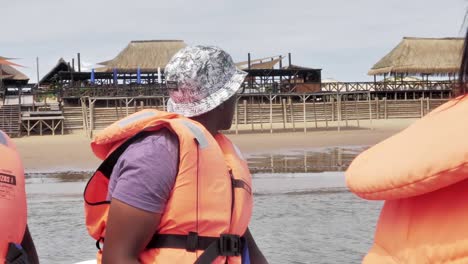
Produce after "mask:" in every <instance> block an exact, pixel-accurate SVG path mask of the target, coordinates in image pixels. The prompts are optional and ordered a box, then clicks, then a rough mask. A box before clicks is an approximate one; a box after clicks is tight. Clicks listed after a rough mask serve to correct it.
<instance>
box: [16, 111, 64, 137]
mask: <svg viewBox="0 0 468 264" xmlns="http://www.w3.org/2000/svg"><path fill="white" fill-rule="evenodd" d="M64 120H65V117H64V116H63V113H62V111H35V112H23V113H22V114H21V124H22V127H23V129H25V130H26V133H27V135H28V136H30V135H31V132H34V133H35V134H39V135H41V136H42V135H43V134H45V133H49V132H50V133H51V134H52V135H55V134H56V133H58V132H60V134H61V135H63V133H64Z"/></svg>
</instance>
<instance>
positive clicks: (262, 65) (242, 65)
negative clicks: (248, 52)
mask: <svg viewBox="0 0 468 264" xmlns="http://www.w3.org/2000/svg"><path fill="white" fill-rule="evenodd" d="M282 59H284V57H281V56H271V57H265V58H260V59H254V60H250V69H273V67H274V66H275V65H276V64H277V63H278V62H279V61H280V60H282ZM236 66H237V68H239V69H241V70H247V69H248V68H249V61H241V62H237V63H236Z"/></svg>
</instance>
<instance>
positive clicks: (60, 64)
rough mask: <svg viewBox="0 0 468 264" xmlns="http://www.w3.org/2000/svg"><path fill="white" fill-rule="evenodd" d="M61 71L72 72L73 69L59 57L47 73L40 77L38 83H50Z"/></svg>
mask: <svg viewBox="0 0 468 264" xmlns="http://www.w3.org/2000/svg"><path fill="white" fill-rule="evenodd" d="M61 71H64V72H74V71H75V70H74V69H73V67H71V66H70V64H69V63H67V62H66V61H65V60H64V59H63V58H60V59H59V60H58V61H57V64H55V66H54V67H53V68H52V69H51V70H50V71H49V72H48V73H46V75H44V77H42V79H41V80H40V81H39V85H50V84H51V83H52V82H53V79H54V78H55V77H56V75H57V74H58V73H59V72H61Z"/></svg>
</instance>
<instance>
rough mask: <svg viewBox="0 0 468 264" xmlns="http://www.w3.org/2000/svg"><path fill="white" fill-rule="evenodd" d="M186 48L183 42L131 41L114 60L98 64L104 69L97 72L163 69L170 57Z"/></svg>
mask: <svg viewBox="0 0 468 264" xmlns="http://www.w3.org/2000/svg"><path fill="white" fill-rule="evenodd" d="M186 46H187V45H186V44H185V42H184V41H183V40H138V41H132V42H130V43H129V44H128V45H127V47H125V49H124V50H122V51H121V52H120V53H119V54H118V55H117V57H115V58H114V59H112V60H109V61H104V62H101V63H98V64H101V65H104V66H105V67H103V68H99V69H97V71H104V72H106V71H107V72H111V71H112V70H113V69H114V68H116V69H117V70H119V72H122V71H128V72H135V71H136V70H137V69H138V67H140V69H141V70H142V71H155V70H157V69H158V68H161V69H164V68H165V67H166V64H167V63H168V62H169V60H170V59H171V58H172V56H173V55H174V54H175V53H176V52H177V51H179V50H180V49H182V48H185V47H186Z"/></svg>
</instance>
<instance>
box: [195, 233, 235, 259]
mask: <svg viewBox="0 0 468 264" xmlns="http://www.w3.org/2000/svg"><path fill="white" fill-rule="evenodd" d="M243 244H244V243H243V238H241V237H240V236H238V235H231V234H223V235H221V237H220V238H219V239H218V240H217V241H215V242H214V243H213V244H211V245H210V246H209V247H208V248H207V249H206V250H205V251H204V252H203V254H201V255H200V257H198V259H197V261H195V264H210V263H212V262H213V261H214V260H215V259H216V258H217V257H219V256H223V257H233V256H240V255H241V254H242V246H243Z"/></svg>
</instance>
